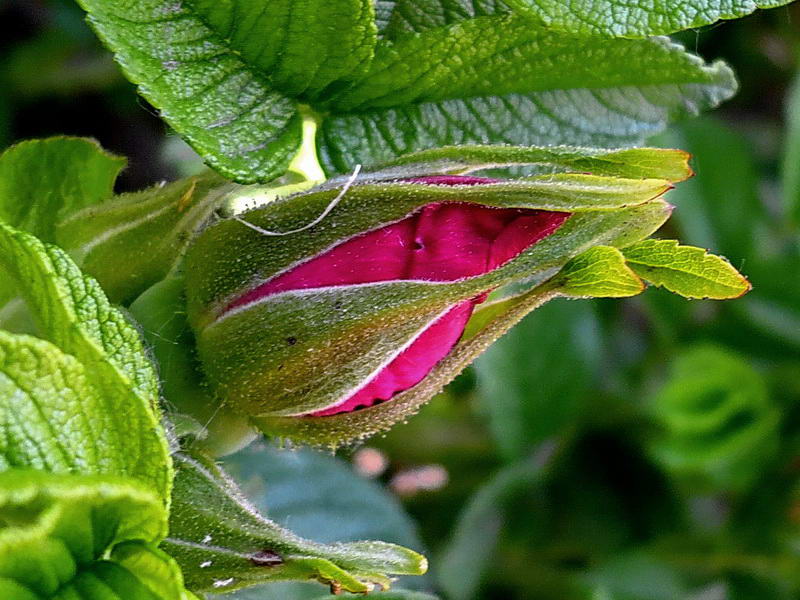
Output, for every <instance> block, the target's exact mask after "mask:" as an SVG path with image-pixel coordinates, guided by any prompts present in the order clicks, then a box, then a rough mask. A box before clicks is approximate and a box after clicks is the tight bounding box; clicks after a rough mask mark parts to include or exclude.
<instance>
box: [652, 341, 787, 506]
mask: <svg viewBox="0 0 800 600" xmlns="http://www.w3.org/2000/svg"><path fill="white" fill-rule="evenodd" d="M651 410H652V414H653V417H654V418H655V420H656V422H658V423H659V424H660V425H661V427H662V428H663V432H662V434H661V436H660V437H659V438H658V439H657V440H656V441H655V442H654V444H653V445H652V451H653V453H654V455H655V456H656V457H657V458H658V460H659V461H661V462H662V463H663V464H664V465H665V467H666V468H667V469H668V470H669V471H671V472H672V473H674V474H675V475H677V476H679V477H683V478H685V479H687V480H688V481H690V482H692V481H694V482H695V483H699V484H701V485H704V486H706V487H708V488H710V489H714V490H719V489H722V490H737V489H740V488H742V487H744V486H746V485H748V484H749V483H750V482H751V481H752V480H753V479H754V478H755V477H757V476H758V475H759V472H760V468H761V466H762V465H763V464H764V463H766V462H767V461H769V459H770V458H771V457H772V455H773V454H774V451H775V447H776V443H777V434H778V419H779V413H778V410H777V406H775V404H774V403H773V401H772V400H771V398H770V397H769V396H768V392H767V387H766V385H765V382H764V379H763V377H762V376H761V375H760V374H759V373H758V372H757V371H756V370H754V369H753V367H752V366H750V365H749V364H748V363H747V362H746V361H744V360H742V359H741V358H740V357H738V356H736V355H735V354H732V353H731V352H729V351H727V350H725V349H723V348H720V347H716V346H701V347H696V348H693V349H691V350H688V351H686V352H684V353H683V354H681V355H680V356H679V357H678V358H677V360H676V361H675V364H674V365H673V367H672V372H671V374H670V377H669V379H668V380H667V382H666V383H665V385H664V387H663V388H662V389H661V390H660V391H659V392H658V394H657V395H656V396H655V398H654V399H653V401H652V407H651Z"/></svg>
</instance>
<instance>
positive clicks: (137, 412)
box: [0, 224, 171, 501]
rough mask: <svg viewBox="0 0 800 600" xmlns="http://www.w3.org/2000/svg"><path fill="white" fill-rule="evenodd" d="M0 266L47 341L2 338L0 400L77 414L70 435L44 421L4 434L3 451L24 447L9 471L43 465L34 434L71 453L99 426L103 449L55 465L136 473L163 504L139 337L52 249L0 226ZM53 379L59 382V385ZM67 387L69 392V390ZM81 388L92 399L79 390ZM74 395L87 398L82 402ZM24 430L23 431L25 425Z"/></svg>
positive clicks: (162, 451)
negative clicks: (61, 440) (64, 442)
mask: <svg viewBox="0 0 800 600" xmlns="http://www.w3.org/2000/svg"><path fill="white" fill-rule="evenodd" d="M0 264H2V265H3V267H5V268H6V269H7V270H8V271H9V272H10V273H11V274H12V276H13V277H14V279H15V281H16V283H17V286H18V290H19V292H20V293H21V294H22V296H23V297H24V298H25V300H26V301H27V303H28V306H29V308H30V309H31V312H32V313H33V314H34V315H35V316H36V317H37V322H38V325H39V329H40V331H41V334H42V335H43V337H45V338H46V339H47V340H48V341H49V342H50V343H45V342H39V341H36V340H32V339H30V338H22V337H14V336H8V335H6V336H5V340H4V346H5V348H4V350H5V353H4V354H5V356H4V359H5V363H6V367H5V368H6V369H8V370H6V371H4V374H5V376H6V378H8V379H10V380H11V381H10V382H9V381H8V379H7V380H6V382H5V385H6V386H9V385H13V386H14V388H16V389H17V390H18V391H16V392H14V393H10V394H9V395H8V396H5V395H4V397H3V400H4V401H5V402H13V403H14V404H15V407H16V408H15V410H16V411H19V410H20V407H21V406H26V407H27V409H26V410H27V411H33V413H34V414H35V412H36V411H37V410H39V409H37V406H41V407H42V410H45V409H44V406H47V408H46V411H47V412H49V413H50V414H51V415H52V416H54V417H55V416H56V415H58V413H59V411H63V410H64V408H65V407H64V404H63V403H65V402H66V403H69V402H71V404H72V406H71V410H75V409H77V408H79V409H80V412H79V413H78V414H80V415H81V417H80V418H79V419H76V420H75V421H74V422H73V423H71V424H70V427H74V428H75V430H74V431H72V430H70V429H69V428H68V429H66V430H61V431H55V432H54V431H53V430H51V427H52V425H49V424H48V419H47V418H42V420H41V423H40V424H39V425H38V426H37V427H35V428H33V429H31V430H30V432H25V430H24V429H23V430H19V429H17V431H16V433H15V434H14V435H13V436H12V435H11V434H10V433H7V436H11V437H6V440H7V442H6V443H8V444H9V447H10V448H14V447H16V448H21V447H22V446H20V444H22V445H24V446H26V447H27V449H26V450H25V452H15V456H16V458H15V462H14V464H32V463H31V462H29V461H42V460H43V458H42V457H39V456H37V452H38V448H37V446H38V444H36V443H30V440H29V439H28V436H29V435H31V434H33V433H35V434H36V436H38V437H39V438H40V439H42V440H48V441H47V442H46V443H47V444H48V445H50V446H51V447H54V448H55V447H57V446H58V445H59V444H58V442H57V441H55V440H57V439H58V436H55V434H56V433H58V434H59V435H65V436H67V438H69V443H70V444H71V445H72V447H73V448H74V447H76V445H80V444H85V445H87V446H89V447H91V446H92V445H93V444H99V443H100V440H96V439H94V438H92V437H87V438H84V437H83V436H84V435H85V434H87V433H90V431H93V428H94V427H99V426H100V424H101V423H104V424H105V425H106V426H107V431H105V432H103V434H102V436H101V440H103V446H100V445H98V446H96V447H95V448H93V449H87V450H86V452H88V453H90V454H86V453H83V452H82V456H83V458H80V459H76V458H75V457H74V456H73V457H72V458H70V459H64V460H65V461H66V462H64V463H62V464H63V465H66V466H67V467H80V468H79V469H78V470H79V471H80V472H93V473H98V472H99V473H112V474H130V475H135V476H137V477H138V478H139V479H141V480H146V481H147V482H149V483H150V484H151V485H153V486H154V488H155V489H156V490H157V491H158V493H159V494H160V495H161V497H162V498H163V499H164V500H165V501H167V500H168V498H169V488H170V479H171V471H170V463H169V453H168V448H167V441H166V439H165V436H164V433H163V430H162V429H161V425H160V423H159V420H158V408H157V402H158V380H157V377H156V373H155V370H154V368H153V366H152V364H151V363H150V361H149V359H148V357H147V355H146V353H145V350H144V347H143V345H142V341H141V339H140V337H139V333H138V331H137V330H136V329H135V327H134V326H133V325H132V324H131V323H129V322H128V321H127V319H126V317H125V316H124V315H123V313H122V312H120V311H119V310H118V309H115V308H113V307H112V306H111V305H110V304H109V303H108V301H107V300H106V298H105V295H104V294H103V292H102V290H101V289H100V287H99V286H98V285H97V282H96V281H94V280H93V279H91V278H89V277H86V276H84V275H83V274H82V273H81V272H80V271H79V270H78V268H77V267H76V266H75V264H74V263H73V262H72V261H71V260H70V259H69V257H67V256H66V254H65V253H64V252H63V251H62V250H60V249H58V248H56V247H55V246H51V245H49V244H43V243H42V242H40V241H39V240H37V239H36V238H35V237H33V236H32V235H30V234H27V233H24V232H20V231H17V230H15V229H13V228H11V227H8V226H7V225H2V224H0ZM67 355H69V356H67ZM12 371H13V373H14V375H11V374H10V373H11V372H12ZM62 377H63V378H65V381H61V380H60V379H59V378H62ZM40 378H41V382H40V381H38V380H39V379H40ZM23 381H24V382H25V383H23ZM73 384H74V385H75V388H74V389H73V388H71V387H70V386H71V385H73ZM90 388H91V390H92V391H93V393H89V392H88V390H89V389H90ZM8 389H9V390H10V389H11V388H8ZM20 394H23V395H22V396H21V395H20ZM83 394H87V397H86V399H85V403H84V402H82V400H83V399H82V397H81V396H82V395H83ZM93 398H94V399H95V400H94V402H92V399H93ZM3 413H5V414H6V415H7V416H6V419H9V421H8V422H7V424H6V425H5V427H7V428H8V427H11V425H10V423H13V420H14V418H15V417H16V415H14V414H11V406H9V407H8V412H7V411H3ZM71 417H74V415H71V414H61V415H60V416H59V418H61V419H64V420H65V421H68V420H69V419H70V418H71ZM93 421H94V422H95V423H94V424H92V422H93ZM65 424H66V423H65ZM26 426H27V427H31V422H28V423H27V424H26ZM86 428H90V429H86ZM6 431H7V432H9V431H12V429H7V430H6ZM54 436H55V437H54ZM29 444H30V446H28V445H29ZM66 454H69V452H66ZM89 456H93V457H94V459H93V460H95V461H96V462H95V463H94V464H92V463H90V462H87V461H88V457H89ZM18 461H22V463H20V462H18ZM76 461H77V462H76ZM103 461H111V463H112V464H113V465H114V466H113V468H112V467H110V466H109V465H105V466H103ZM82 469H86V470H82ZM118 469H119V470H118ZM120 470H121V472H120Z"/></svg>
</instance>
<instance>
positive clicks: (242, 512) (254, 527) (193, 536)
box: [163, 454, 427, 592]
mask: <svg viewBox="0 0 800 600" xmlns="http://www.w3.org/2000/svg"><path fill="white" fill-rule="evenodd" d="M163 547H164V548H165V549H166V550H167V551H168V552H169V553H170V554H171V555H172V556H174V557H175V558H176V559H177V560H178V562H179V563H180V564H181V566H182V568H183V572H184V575H185V577H186V583H187V586H188V587H189V588H190V589H192V590H195V591H198V592H211V591H217V592H223V591H229V590H234V589H237V588H240V587H246V586H249V585H255V584H257V583H262V582H266V581H280V580H287V579H299V580H303V579H307V580H317V581H320V582H323V583H337V584H340V585H341V586H342V588H343V589H344V590H347V591H350V592H366V591H369V590H370V589H372V585H373V584H376V583H377V584H380V585H381V586H384V587H388V585H389V579H388V578H387V575H388V574H417V575H418V574H422V573H424V572H425V571H426V570H427V562H426V560H425V558H424V557H423V556H421V555H419V554H417V553H416V552H413V551H411V550H408V549H406V548H403V547H401V546H396V545H394V544H387V543H384V542H350V543H345V544H319V543H315V542H310V541H308V540H304V539H302V538H300V537H298V536H296V535H294V534H293V533H291V532H289V531H287V530H286V529H283V528H282V527H280V526H278V525H276V524H275V523H273V522H272V521H269V520H268V519H266V518H264V517H262V516H261V515H260V514H258V513H257V512H256V511H255V510H254V509H253V508H252V507H250V506H249V504H248V503H247V501H246V500H244V497H243V496H242V494H241V492H240V491H239V489H238V488H237V486H236V484H235V483H234V482H233V480H231V479H230V478H229V477H228V476H227V475H226V474H225V472H224V471H222V470H221V469H220V468H219V467H218V466H216V465H215V464H214V463H213V462H211V461H210V460H206V459H203V458H195V457H190V456H186V455H181V454H179V455H177V456H176V481H175V493H174V496H173V504H172V513H171V516H170V536H169V538H168V539H167V541H166V542H165V543H164V545H163Z"/></svg>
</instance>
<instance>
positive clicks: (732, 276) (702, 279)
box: [623, 240, 751, 300]
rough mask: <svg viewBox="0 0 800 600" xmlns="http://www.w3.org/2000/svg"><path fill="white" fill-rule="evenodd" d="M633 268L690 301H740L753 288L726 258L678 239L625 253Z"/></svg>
mask: <svg viewBox="0 0 800 600" xmlns="http://www.w3.org/2000/svg"><path fill="white" fill-rule="evenodd" d="M623 254H624V255H625V259H626V260H627V261H628V265H630V267H631V269H633V270H634V272H635V273H636V274H637V275H639V276H640V277H641V278H642V279H644V280H645V281H648V282H650V283H652V284H653V285H657V286H663V287H665V288H667V289H668V290H669V291H671V292H675V293H676V294H680V295H681V296H685V297H686V298H711V299H714V300H725V299H728V298H738V297H739V296H742V295H743V294H746V293H747V292H748V291H750V288H751V285H750V282H749V281H747V279H746V278H745V277H744V276H743V275H742V274H741V273H739V272H738V271H737V270H736V269H735V268H734V267H733V266H732V265H731V264H730V263H729V262H728V261H727V260H726V259H725V258H723V257H721V256H715V255H713V254H708V252H707V251H706V250H704V249H703V248H696V247H694V246H680V245H678V242H677V241H675V240H644V241H642V242H639V243H638V244H634V245H633V246H630V247H628V248H626V249H625V250H623Z"/></svg>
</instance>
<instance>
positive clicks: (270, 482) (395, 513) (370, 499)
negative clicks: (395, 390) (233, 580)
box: [224, 443, 432, 600]
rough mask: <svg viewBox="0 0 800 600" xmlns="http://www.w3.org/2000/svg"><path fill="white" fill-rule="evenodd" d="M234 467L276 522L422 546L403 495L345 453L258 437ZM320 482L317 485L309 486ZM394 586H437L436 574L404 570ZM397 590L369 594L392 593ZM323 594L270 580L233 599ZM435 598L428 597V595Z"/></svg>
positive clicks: (306, 598) (230, 461) (325, 536)
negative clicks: (288, 447) (365, 473)
mask: <svg viewBox="0 0 800 600" xmlns="http://www.w3.org/2000/svg"><path fill="white" fill-rule="evenodd" d="M224 464H225V467H226V468H227V469H229V470H230V471H231V473H232V475H233V476H234V477H235V478H236V480H237V481H239V482H241V483H242V489H243V491H244V492H245V493H246V494H247V496H248V498H249V499H250V500H251V501H252V502H253V504H254V506H255V507H256V508H257V509H259V510H260V511H263V512H264V513H265V514H269V516H270V518H271V519H272V520H273V521H275V522H276V523H279V524H282V525H284V526H287V527H288V526H291V528H292V531H293V532H294V533H296V534H298V535H301V536H303V537H307V538H309V539H313V540H314V541H317V542H323V543H334V542H350V541H357V540H362V539H381V540H385V541H389V542H392V543H395V544H401V545H403V546H408V547H410V548H413V549H415V550H418V551H419V550H422V544H421V542H420V540H419V539H418V537H417V535H416V533H415V526H414V523H413V522H412V520H411V519H410V518H409V517H408V515H407V514H406V513H405V512H404V510H403V507H402V505H401V504H400V502H399V501H398V500H397V498H396V497H395V496H394V495H392V494H390V493H389V492H387V491H386V490H384V489H383V488H382V487H381V486H380V485H378V484H377V483H375V482H373V481H369V480H367V479H365V478H363V477H361V476H360V475H357V474H356V473H355V472H354V471H353V468H352V467H351V466H350V465H349V464H347V463H346V462H345V461H343V460H342V459H340V458H337V457H335V456H331V455H329V454H327V453H322V452H316V451H313V450H309V449H298V450H294V451H291V452H287V451H285V450H282V449H280V448H276V447H274V446H271V445H269V444H264V443H257V444H253V445H251V446H249V447H248V448H246V449H245V450H243V451H241V452H239V453H237V454H235V455H233V456H230V457H227V458H226V459H225V463H224ZM309 481H313V482H314V485H308V482H309ZM395 585H397V586H400V587H402V588H408V589H414V590H421V589H430V587H431V586H432V582H431V581H430V578H429V576H427V575H426V576H422V577H420V576H418V575H417V576H402V577H400V578H399V580H398V581H397V582H393V585H392V592H397V591H399V590H396V589H395V587H394V586H395ZM392 592H388V593H387V594H378V593H377V592H372V593H371V594H370V597H372V596H375V597H376V598H379V599H382V598H384V596H385V595H387V596H388V597H389V598H391V596H390V595H389V594H391V593H392ZM320 595H321V592H320V586H319V585H318V584H310V583H301V582H292V583H268V584H264V585H259V586H255V587H253V588H248V589H244V590H241V591H238V592H234V593H233V594H232V595H231V596H230V598H231V599H232V600H234V599H235V600H244V599H248V600H250V599H252V600H310V599H312V598H313V599H317V598H319V597H320ZM225 597H227V596H225ZM425 600H428V599H425Z"/></svg>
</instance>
